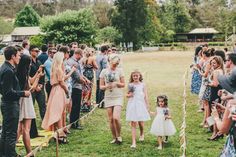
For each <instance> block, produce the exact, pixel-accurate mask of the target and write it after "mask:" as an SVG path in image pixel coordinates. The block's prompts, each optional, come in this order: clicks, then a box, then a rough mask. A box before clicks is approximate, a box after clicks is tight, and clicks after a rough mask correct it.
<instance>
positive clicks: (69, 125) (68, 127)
mask: <svg viewBox="0 0 236 157" xmlns="http://www.w3.org/2000/svg"><path fill="white" fill-rule="evenodd" d="M103 101H104V100H102V101H101V102H100V103H99V104H96V105H95V106H94V108H93V109H92V110H91V111H90V112H89V113H87V114H86V115H84V116H83V117H81V118H80V119H78V120H76V121H75V122H73V123H70V124H68V125H67V126H65V127H63V128H60V129H57V130H56V131H55V132H54V134H52V135H51V136H49V137H48V138H47V140H46V141H45V142H43V143H41V144H40V145H39V146H38V147H36V148H35V149H34V150H33V151H32V152H30V153H29V154H27V155H26V156H25V157H30V156H32V155H34V156H36V154H37V152H38V151H40V150H41V149H42V148H43V145H44V144H45V143H48V141H49V140H50V139H51V138H53V137H55V138H57V134H58V133H59V134H60V133H62V132H64V129H66V128H67V129H70V128H71V125H72V124H75V123H77V122H79V121H80V120H84V119H86V118H88V117H89V115H91V114H92V113H93V112H94V111H95V109H96V108H97V107H98V106H99V105H101V104H102V103H103Z"/></svg>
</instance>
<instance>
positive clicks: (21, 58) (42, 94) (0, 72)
mask: <svg viewBox="0 0 236 157" xmlns="http://www.w3.org/2000/svg"><path fill="white" fill-rule="evenodd" d="M115 52H116V48H115V47H113V48H110V47H109V46H108V45H104V46H102V47H101V53H99V54H98V55H97V56H98V57H96V58H95V55H94V54H95V50H94V49H93V48H89V47H87V46H86V45H84V44H82V45H78V43H77V42H72V43H71V44H70V45H69V46H65V45H57V46H54V45H53V44H52V43H48V44H47V45H42V47H41V50H40V49H39V47H37V46H35V45H30V43H29V41H23V43H22V46H19V45H16V46H8V47H6V48H5V49H4V57H5V62H4V63H3V64H2V65H1V67H0V93H1V95H2V100H1V112H2V118H3V124H2V125H3V126H2V134H1V140H0V157H15V156H20V155H18V154H17V153H16V151H15V146H16V143H17V141H18V140H19V138H20V136H21V135H22V138H23V142H24V145H25V148H26V152H27V154H29V153H31V151H32V149H31V144H30V139H31V138H35V137H38V136H40V135H39V134H38V130H37V125H36V113H35V107H34V104H35V101H37V104H38V108H39V114H40V118H41V120H42V124H41V127H42V128H43V129H45V130H49V131H56V130H57V129H60V128H65V129H64V130H63V131H62V132H60V133H59V139H58V140H59V143H62V144H66V143H68V140H67V134H69V133H70V131H69V130H68V129H67V128H66V127H65V126H66V120H67V119H68V121H69V122H68V123H72V126H71V128H73V129H79V130H81V129H83V128H82V126H81V125H80V124H79V118H80V111H81V107H83V106H84V107H85V108H86V109H87V110H88V111H89V109H90V108H91V106H92V102H91V93H92V87H93V81H94V79H95V75H94V71H95V70H96V75H99V74H100V73H101V71H102V69H104V68H106V67H107V54H108V53H115ZM97 79H98V80H99V78H97ZM97 88H98V89H97V103H98V104H99V103H100V102H103V101H102V100H103V97H104V91H103V90H101V89H100V88H99V87H97ZM100 104H101V106H100V107H104V104H103V103H100Z"/></svg>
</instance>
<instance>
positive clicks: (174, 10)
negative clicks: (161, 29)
mask: <svg viewBox="0 0 236 157" xmlns="http://www.w3.org/2000/svg"><path fill="white" fill-rule="evenodd" d="M159 16H160V17H161V23H162V24H163V25H164V26H165V27H166V29H167V30H172V31H174V32H176V33H183V32H188V31H190V29H191V28H192V22H193V21H192V20H191V16H190V14H189V10H188V9H187V7H186V5H185V4H184V3H183V2H182V1H180V0H171V1H169V2H167V3H165V4H164V5H163V6H162V7H161V11H160V12H159Z"/></svg>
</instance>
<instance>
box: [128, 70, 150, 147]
mask: <svg viewBox="0 0 236 157" xmlns="http://www.w3.org/2000/svg"><path fill="white" fill-rule="evenodd" d="M142 80H143V78H142V75H141V73H140V72H139V71H138V70H135V71H133V72H132V73H131V76H130V83H129V85H128V94H127V97H128V98H129V100H128V105H127V110H126V121H130V122H131V126H132V145H131V146H130V147H131V148H136V126H137V124H138V125H139V129H140V138H139V141H144V132H143V130H144V121H148V120H150V115H149V112H148V110H149V103H148V97H147V89H146V86H145V85H144V83H143V82H142Z"/></svg>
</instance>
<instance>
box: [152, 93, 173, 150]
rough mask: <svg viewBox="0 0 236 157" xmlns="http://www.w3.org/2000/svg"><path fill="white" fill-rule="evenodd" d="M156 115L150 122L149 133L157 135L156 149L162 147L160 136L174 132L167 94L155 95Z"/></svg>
mask: <svg viewBox="0 0 236 157" xmlns="http://www.w3.org/2000/svg"><path fill="white" fill-rule="evenodd" d="M157 104H158V106H157V108H156V117H155V119H154V120H153V122H152V126H151V131H150V133H151V134H153V135H155V136H157V141H158V145H159V146H158V149H162V141H163V140H162V136H171V135H174V134H175V132H176V129H175V126H174V124H173V122H172V120H171V115H170V111H169V108H168V107H167V105H168V99H167V96H165V95H161V96H158V97H157Z"/></svg>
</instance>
